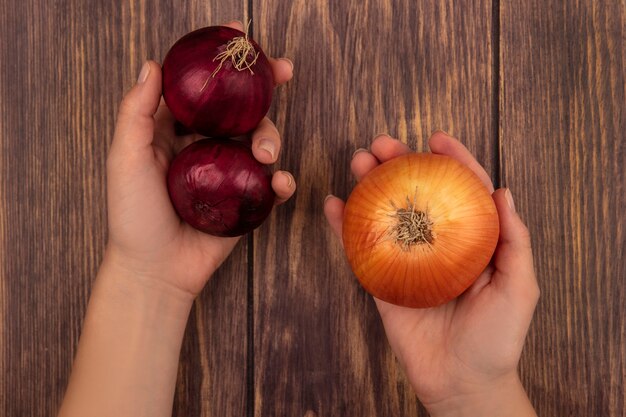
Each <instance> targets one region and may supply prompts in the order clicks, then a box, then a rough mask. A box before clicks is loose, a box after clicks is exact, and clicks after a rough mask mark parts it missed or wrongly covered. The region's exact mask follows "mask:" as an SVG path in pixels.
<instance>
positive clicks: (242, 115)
mask: <svg viewBox="0 0 626 417" xmlns="http://www.w3.org/2000/svg"><path fill="white" fill-rule="evenodd" d="M245 36H246V34H245V33H243V32H241V31H238V30H236V29H232V28H230V27H226V26H210V27H205V28H202V29H198V30H196V31H193V32H191V33H188V34H187V35H185V36H183V37H182V38H181V39H179V40H178V41H177V42H176V43H175V44H174V45H173V46H172V48H171V49H170V50H169V52H168V53H167V55H166V57H165V59H164V61H163V98H164V99H165V102H166V103H167V106H168V108H169V109H170V111H171V112H172V115H173V116H174V117H175V118H176V119H177V120H178V121H179V122H180V123H182V124H183V125H184V126H186V127H187V128H189V129H191V130H193V131H195V132H197V133H200V134H201V135H203V136H209V137H236V136H240V135H243V134H246V133H249V132H250V131H252V130H253V129H254V128H256V127H257V125H258V124H259V122H260V121H261V120H262V119H263V117H264V116H265V115H266V114H267V111H268V109H269V107H270V104H271V102H272V92H273V89H274V78H273V73H272V68H271V66H270V63H269V61H268V59H267V57H266V56H265V54H264V53H263V51H262V50H261V48H260V47H259V45H257V44H256V42H254V41H253V40H252V39H249V38H248V41H249V42H250V44H251V45H252V46H253V47H254V51H255V52H256V53H258V56H257V57H256V61H255V62H254V64H252V65H251V66H250V70H249V69H247V68H243V69H241V70H239V69H237V68H235V67H234V66H233V64H232V62H231V60H230V59H227V60H225V61H224V62H223V64H222V66H221V68H220V69H219V70H217V68H218V66H219V65H220V60H219V59H218V60H216V59H215V57H216V56H217V55H218V54H219V53H220V52H223V51H224V50H225V49H226V45H227V44H228V42H229V41H231V40H233V39H234V38H238V37H245ZM216 70H217V71H216Z"/></svg>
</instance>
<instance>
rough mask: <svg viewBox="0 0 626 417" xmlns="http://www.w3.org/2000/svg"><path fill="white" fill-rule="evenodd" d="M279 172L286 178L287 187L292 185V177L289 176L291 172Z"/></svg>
mask: <svg viewBox="0 0 626 417" xmlns="http://www.w3.org/2000/svg"><path fill="white" fill-rule="evenodd" d="M280 173H281V174H283V175H284V176H285V178H287V187H289V188H291V186H292V185H293V177H292V176H291V174H290V173H288V172H285V171H280Z"/></svg>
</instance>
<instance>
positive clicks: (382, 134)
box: [372, 133, 391, 140]
mask: <svg viewBox="0 0 626 417" xmlns="http://www.w3.org/2000/svg"><path fill="white" fill-rule="evenodd" d="M381 136H387V137H391V135H390V134H389V133H379V134H377V135H376V136H374V139H372V140H376V139H378V138H380V137H381Z"/></svg>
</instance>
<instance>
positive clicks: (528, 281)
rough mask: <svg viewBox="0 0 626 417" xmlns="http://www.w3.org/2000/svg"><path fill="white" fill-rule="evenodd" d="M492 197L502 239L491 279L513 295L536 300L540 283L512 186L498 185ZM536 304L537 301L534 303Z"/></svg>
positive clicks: (527, 233) (497, 249)
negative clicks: (509, 187) (510, 188)
mask: <svg viewBox="0 0 626 417" xmlns="http://www.w3.org/2000/svg"><path fill="white" fill-rule="evenodd" d="M493 199H494V202H495V204H496V208H497V210H498V216H499V218H500V241H499V242H498V247H497V248H496V252H495V255H494V266H495V272H494V275H493V278H492V283H493V284H495V285H496V286H497V287H498V288H499V289H501V290H502V291H504V292H505V293H509V294H511V295H512V296H513V298H514V299H516V298H518V297H524V298H525V299H534V302H535V303H536V302H537V299H538V297H539V287H538V284H537V278H536V276H535V271H534V266H533V254H532V248H531V241H530V233H529V232H528V229H527V228H526V226H525V225H524V223H523V222H522V219H521V218H520V217H519V215H518V214H517V213H516V211H515V204H514V202H513V196H512V195H511V191H510V190H509V189H502V188H501V189H499V190H497V191H496V192H494V193H493ZM533 306H534V304H533Z"/></svg>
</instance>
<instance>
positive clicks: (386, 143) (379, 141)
mask: <svg viewBox="0 0 626 417" xmlns="http://www.w3.org/2000/svg"><path fill="white" fill-rule="evenodd" d="M370 148H371V150H372V154H374V156H375V157H376V158H377V159H378V160H379V161H380V162H387V161H388V160H390V159H393V158H396V157H398V156H400V155H405V154H407V153H410V152H413V151H412V150H411V148H409V146H408V145H407V144H405V143H402V142H400V141H399V140H397V139H393V138H392V137H391V136H389V135H385V134H383V135H378V136H376V137H375V138H374V140H373V142H372V146H371V147H370Z"/></svg>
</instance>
